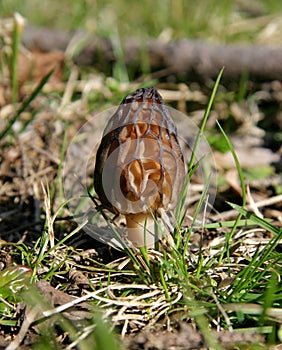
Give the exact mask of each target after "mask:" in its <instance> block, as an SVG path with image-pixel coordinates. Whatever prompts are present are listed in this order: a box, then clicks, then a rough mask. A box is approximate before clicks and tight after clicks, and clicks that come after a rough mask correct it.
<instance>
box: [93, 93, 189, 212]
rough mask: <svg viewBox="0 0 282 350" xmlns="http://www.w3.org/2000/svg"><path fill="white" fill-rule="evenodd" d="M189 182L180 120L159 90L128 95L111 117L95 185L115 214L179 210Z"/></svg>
mask: <svg viewBox="0 0 282 350" xmlns="http://www.w3.org/2000/svg"><path fill="white" fill-rule="evenodd" d="M184 179H185V166H184V159H183V154H182V151H181V148H180V145H179V142H178V139H177V132H176V127H175V124H174V121H173V119H172V117H171V115H170V113H169V111H168V109H167V108H166V106H165V104H164V102H163V99H162V97H161V96H160V94H159V93H158V91H157V89H156V88H154V87H151V88H142V89H138V90H136V91H135V92H133V93H132V94H129V95H127V96H126V97H125V98H124V99H123V101H122V103H121V104H120V106H119V107H118V109H117V111H116V112H115V113H114V115H113V116H112V117H111V118H110V120H109V122H108V124H107V126H106V128H105V130H104V133H103V137H102V140H101V143H100V145H99V148H98V151H97V155H96V164H95V171H94V187H95V191H96V193H97V194H98V196H99V199H100V201H101V203H102V205H103V206H104V207H105V208H107V209H109V210H110V211H112V212H114V213H121V214H125V215H127V214H138V213H146V212H148V211H152V212H155V213H157V212H158V209H160V208H163V209H165V210H168V211H171V210H173V209H174V208H175V206H176V204H177V201H178V199H179V195H180V192H181V190H182V187H183V183H184Z"/></svg>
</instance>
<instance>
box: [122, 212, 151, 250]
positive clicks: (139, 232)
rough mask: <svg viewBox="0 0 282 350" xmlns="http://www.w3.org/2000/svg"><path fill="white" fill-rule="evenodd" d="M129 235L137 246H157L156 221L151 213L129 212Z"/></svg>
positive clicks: (127, 219)
mask: <svg viewBox="0 0 282 350" xmlns="http://www.w3.org/2000/svg"><path fill="white" fill-rule="evenodd" d="M126 224H127V237H128V239H129V240H130V241H131V242H132V243H133V244H134V245H135V246H136V247H145V246H146V247H148V248H153V247H154V246H155V241H156V237H155V221H154V218H153V217H152V215H151V214H150V213H138V214H127V215H126Z"/></svg>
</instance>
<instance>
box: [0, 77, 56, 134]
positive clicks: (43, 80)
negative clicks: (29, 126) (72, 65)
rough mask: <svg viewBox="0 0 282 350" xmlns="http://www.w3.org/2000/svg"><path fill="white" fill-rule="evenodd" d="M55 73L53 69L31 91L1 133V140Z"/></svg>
mask: <svg viewBox="0 0 282 350" xmlns="http://www.w3.org/2000/svg"><path fill="white" fill-rule="evenodd" d="M52 74H53V70H51V71H50V72H49V73H48V74H46V75H45V77H43V79H42V80H41V81H40V83H39V84H38V86H37V87H36V88H35V89H34V91H33V92H32V93H31V95H30V96H29V98H28V99H27V100H26V101H24V102H23V104H22V106H21V107H20V109H19V110H18V111H17V112H16V113H15V115H14V117H13V118H12V119H11V120H10V121H9V123H8V125H7V127H6V128H5V129H4V130H3V131H2V132H1V133H0V140H1V139H2V138H4V137H5V136H6V135H7V134H8V133H9V132H10V131H11V129H12V127H13V125H14V123H15V122H16V121H17V120H18V119H19V117H20V115H21V113H23V112H24V111H25V110H26V109H27V108H28V106H29V105H30V104H31V102H32V101H33V100H34V99H35V98H36V96H37V95H38V94H39V93H40V91H41V90H42V89H43V87H44V85H45V84H46V83H47V81H48V80H49V78H50V77H51V75H52Z"/></svg>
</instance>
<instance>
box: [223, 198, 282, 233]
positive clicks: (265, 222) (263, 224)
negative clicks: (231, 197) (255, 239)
mask: <svg viewBox="0 0 282 350" xmlns="http://www.w3.org/2000/svg"><path fill="white" fill-rule="evenodd" d="M227 203H228V204H229V205H230V206H231V208H233V209H235V210H237V211H238V212H239V213H240V214H241V215H244V216H246V217H247V218H248V219H249V220H250V221H252V222H253V223H254V224H256V225H258V226H260V227H262V228H264V229H265V230H267V231H269V232H272V233H274V234H277V235H279V234H281V231H282V228H280V229H279V228H277V227H275V226H273V225H272V224H271V223H270V222H269V220H267V219H262V218H260V217H258V216H257V215H255V214H254V213H252V212H250V211H248V210H246V209H244V208H242V207H241V206H239V205H237V204H233V203H230V202H227Z"/></svg>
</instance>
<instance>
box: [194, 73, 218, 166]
mask: <svg viewBox="0 0 282 350" xmlns="http://www.w3.org/2000/svg"><path fill="white" fill-rule="evenodd" d="M223 70H224V68H222V69H221V70H220V72H219V74H218V76H217V79H216V82H215V84H214V87H213V90H212V94H211V97H210V99H209V102H208V106H207V108H206V110H205V114H204V117H203V119H202V121H201V125H200V129H199V132H198V134H197V137H196V140H195V144H194V147H193V152H192V156H191V158H190V162H189V166H188V172H189V171H190V170H191V169H192V168H193V166H194V163H195V158H196V154H197V150H198V147H199V144H200V141H201V137H202V135H203V132H204V129H205V126H206V122H207V119H208V116H209V114H210V111H211V107H212V104H213V101H214V98H215V94H216V92H217V89H218V86H219V82H220V79H221V76H222V73H223Z"/></svg>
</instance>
